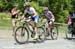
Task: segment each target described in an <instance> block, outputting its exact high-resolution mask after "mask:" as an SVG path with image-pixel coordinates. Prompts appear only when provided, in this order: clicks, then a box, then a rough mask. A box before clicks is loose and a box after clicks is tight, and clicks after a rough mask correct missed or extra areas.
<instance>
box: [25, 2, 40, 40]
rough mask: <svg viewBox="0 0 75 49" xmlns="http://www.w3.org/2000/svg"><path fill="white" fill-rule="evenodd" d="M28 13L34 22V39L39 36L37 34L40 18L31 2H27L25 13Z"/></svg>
mask: <svg viewBox="0 0 75 49" xmlns="http://www.w3.org/2000/svg"><path fill="white" fill-rule="evenodd" d="M27 14H28V15H30V16H31V21H33V22H34V33H35V36H34V38H33V39H37V38H38V35H37V23H38V20H39V16H38V14H37V12H36V11H35V9H34V8H33V7H32V6H31V5H30V3H29V2H27V3H26V5H25V10H24V15H27ZM24 17H25V16H24ZM25 18H28V17H27V16H26V17H25Z"/></svg>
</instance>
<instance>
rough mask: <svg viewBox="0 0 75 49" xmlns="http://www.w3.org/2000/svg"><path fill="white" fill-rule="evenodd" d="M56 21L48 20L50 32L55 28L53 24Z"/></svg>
mask: <svg viewBox="0 0 75 49" xmlns="http://www.w3.org/2000/svg"><path fill="white" fill-rule="evenodd" d="M54 21H55V19H54V18H53V19H50V20H48V31H49V32H51V29H52V28H53V22H54Z"/></svg>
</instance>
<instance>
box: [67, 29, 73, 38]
mask: <svg viewBox="0 0 75 49" xmlns="http://www.w3.org/2000/svg"><path fill="white" fill-rule="evenodd" d="M72 36H73V35H72V28H67V30H66V38H67V39H71V38H72Z"/></svg>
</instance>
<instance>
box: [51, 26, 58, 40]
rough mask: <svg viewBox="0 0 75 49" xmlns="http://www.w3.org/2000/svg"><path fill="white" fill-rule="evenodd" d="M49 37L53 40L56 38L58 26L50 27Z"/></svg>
mask: <svg viewBox="0 0 75 49" xmlns="http://www.w3.org/2000/svg"><path fill="white" fill-rule="evenodd" d="M51 38H52V39H53V40H54V39H57V38H58V28H57V26H54V27H53V28H52V29H51Z"/></svg>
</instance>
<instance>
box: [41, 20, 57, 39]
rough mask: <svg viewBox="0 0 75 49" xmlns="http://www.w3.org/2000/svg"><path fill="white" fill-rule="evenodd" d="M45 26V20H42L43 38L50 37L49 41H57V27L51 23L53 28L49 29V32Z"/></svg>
mask: <svg viewBox="0 0 75 49" xmlns="http://www.w3.org/2000/svg"><path fill="white" fill-rule="evenodd" d="M47 26H48V24H47V20H46V19H44V20H43V24H42V27H43V28H44V30H45V37H47V36H50V37H51V39H53V40H54V39H57V38H58V26H57V25H56V24H54V23H53V26H52V28H50V30H48V29H47Z"/></svg>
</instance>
